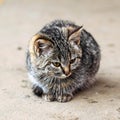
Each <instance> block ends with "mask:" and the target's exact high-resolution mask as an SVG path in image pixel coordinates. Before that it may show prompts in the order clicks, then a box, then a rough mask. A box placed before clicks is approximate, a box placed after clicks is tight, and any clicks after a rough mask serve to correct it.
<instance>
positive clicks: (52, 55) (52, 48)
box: [35, 29, 82, 79]
mask: <svg viewBox="0 0 120 120" xmlns="http://www.w3.org/2000/svg"><path fill="white" fill-rule="evenodd" d="M62 33H64V32H63V31H62ZM62 37H63V36H62ZM63 38H64V42H63V41H62V40H61V41H62V42H60V41H59V43H57V44H55V43H52V42H50V41H49V40H46V39H38V40H37V44H36V45H37V46H36V50H35V51H36V55H38V57H37V59H36V66H37V69H38V72H42V73H45V74H46V75H47V76H51V77H56V78H61V79H62V78H67V77H69V76H70V75H71V74H72V73H73V71H74V70H75V69H77V67H78V66H80V59H81V55H82V51H81V49H80V47H79V44H80V30H79V29H78V30H77V31H75V32H73V33H72V34H71V35H69V36H68V37H67V38H65V35H64V37H63ZM57 42H58V41H57Z"/></svg>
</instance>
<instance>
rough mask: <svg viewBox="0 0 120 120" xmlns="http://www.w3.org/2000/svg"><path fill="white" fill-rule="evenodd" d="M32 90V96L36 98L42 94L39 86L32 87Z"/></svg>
mask: <svg viewBox="0 0 120 120" xmlns="http://www.w3.org/2000/svg"><path fill="white" fill-rule="evenodd" d="M32 89H33V92H34V94H35V95H37V96H41V95H42V93H43V90H42V88H40V87H39V86H36V85H33V88H32Z"/></svg>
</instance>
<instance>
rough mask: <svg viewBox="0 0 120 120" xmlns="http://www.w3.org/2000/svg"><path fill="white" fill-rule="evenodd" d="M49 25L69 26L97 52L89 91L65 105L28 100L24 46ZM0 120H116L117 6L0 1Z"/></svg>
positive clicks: (96, 0) (119, 87)
mask: <svg viewBox="0 0 120 120" xmlns="http://www.w3.org/2000/svg"><path fill="white" fill-rule="evenodd" d="M54 19H67V20H71V21H74V22H75V23H77V24H79V25H84V28H85V29H87V30H88V31H89V32H91V33H92V34H93V36H94V37H95V38H96V40H97V41H98V43H99V45H100V46H101V51H102V59H101V67H100V70H99V72H98V74H97V76H96V79H97V82H96V84H95V86H94V87H92V88H90V89H88V90H85V91H83V92H80V93H79V94H78V95H76V96H75V97H74V99H73V100H72V101H70V102H67V103H58V102H45V101H43V100H42V99H41V98H39V97H36V96H35V95H33V93H32V90H31V88H30V85H29V82H28V77H27V72H26V69H25V51H26V48H27V44H28V40H30V39H31V37H32V36H33V35H34V34H35V33H36V32H37V31H38V30H39V29H40V28H41V27H42V26H43V25H44V24H46V23H48V22H50V21H52V20H54ZM0 120H120V0H58V1H57V0H0Z"/></svg>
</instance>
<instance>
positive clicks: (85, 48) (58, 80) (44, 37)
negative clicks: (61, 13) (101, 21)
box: [26, 20, 100, 102]
mask: <svg viewBox="0 0 120 120" xmlns="http://www.w3.org/2000/svg"><path fill="white" fill-rule="evenodd" d="M26 63H27V69H28V74H29V77H30V79H31V81H32V83H33V92H34V93H35V94H36V95H38V96H42V98H44V99H45V100H46V101H54V100H56V101H59V102H67V101H70V100H71V99H72V98H73V95H74V93H76V92H77V91H78V90H82V89H84V88H88V87H89V86H91V85H92V84H93V83H94V81H95V79H94V76H95V74H96V73H97V71H98V68H99V64H100V49H99V45H98V44H97V42H96V41H95V40H94V38H93V37H92V35H91V34H90V33H88V32H87V31H86V30H84V29H83V28H82V26H78V25H76V24H74V23H73V22H70V21H63V20H55V21H53V22H51V23H49V24H47V25H45V26H44V27H43V28H42V29H41V30H40V31H39V32H38V33H37V34H35V35H34V36H33V38H32V39H31V40H30V42H29V46H28V51H27V57H26Z"/></svg>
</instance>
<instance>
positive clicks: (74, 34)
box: [68, 26, 83, 45]
mask: <svg viewBox="0 0 120 120" xmlns="http://www.w3.org/2000/svg"><path fill="white" fill-rule="evenodd" d="M82 28H83V26H80V27H78V28H76V29H75V28H68V41H69V42H70V43H71V45H79V44H80V35H81V30H82Z"/></svg>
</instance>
